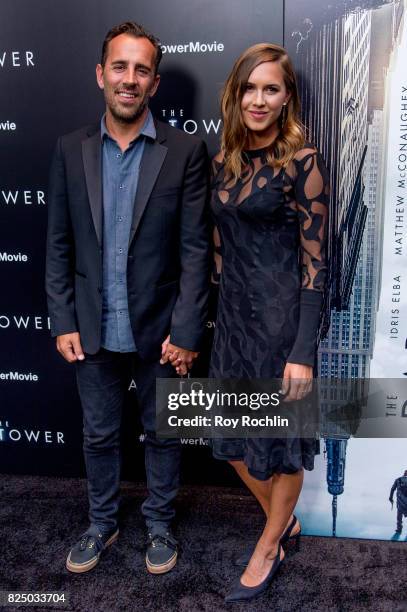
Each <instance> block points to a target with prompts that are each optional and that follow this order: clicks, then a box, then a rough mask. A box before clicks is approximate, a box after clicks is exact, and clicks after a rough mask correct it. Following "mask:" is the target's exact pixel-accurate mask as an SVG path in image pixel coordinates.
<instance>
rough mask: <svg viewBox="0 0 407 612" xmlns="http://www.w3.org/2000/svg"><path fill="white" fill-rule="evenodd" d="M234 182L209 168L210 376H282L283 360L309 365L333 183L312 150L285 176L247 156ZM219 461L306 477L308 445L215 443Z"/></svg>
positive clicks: (260, 473)
mask: <svg viewBox="0 0 407 612" xmlns="http://www.w3.org/2000/svg"><path fill="white" fill-rule="evenodd" d="M244 156H245V160H246V162H247V164H246V165H245V168H244V171H243V173H242V176H241V178H240V179H239V180H238V181H237V182H235V183H234V182H233V181H231V180H230V179H229V178H228V177H227V176H225V170H224V165H223V163H222V162H221V161H217V158H215V160H214V162H213V179H212V198H211V208H212V213H213V216H214V220H215V225H216V230H215V247H216V256H215V260H216V263H217V266H216V267H217V273H218V275H219V302H218V312H217V320H216V328H215V336H214V343H213V349H212V355H211V364H210V377H212V378H282V376H283V372H284V367H285V364H286V363H287V362H290V363H298V364H305V365H310V366H315V359H316V341H317V332H318V325H319V319H320V312H321V306H322V299H323V291H324V288H325V281H326V273H327V262H326V233H327V225H328V223H327V218H328V201H329V181H328V172H327V170H326V167H325V164H324V162H323V160H322V158H321V156H320V154H319V152H318V151H317V150H316V148H315V147H314V146H313V145H311V144H306V145H305V146H304V147H303V148H302V149H301V150H300V151H298V152H297V154H296V155H295V158H294V159H293V161H292V162H290V164H289V165H288V166H287V167H286V168H282V169H276V168H273V167H272V166H270V165H269V164H268V163H267V150H266V149H258V150H249V151H246V152H245V153H244ZM211 446H212V450H213V454H214V456H215V457H216V458H218V459H228V460H233V459H234V460H244V462H245V463H246V465H247V466H248V468H249V472H250V473H251V474H252V475H253V476H254V477H256V478H258V479H260V480H265V479H267V478H269V477H270V476H271V475H272V474H273V473H275V472H277V473H294V472H296V471H298V470H299V469H300V468H301V467H304V468H305V469H308V470H311V469H313V466H314V455H315V454H316V453H317V452H319V450H318V449H319V444H318V442H317V440H314V439H312V440H310V439H297V438H294V439H277V438H273V439H253V438H247V439H226V438H223V439H213V440H212V441H211Z"/></svg>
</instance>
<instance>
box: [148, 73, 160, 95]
mask: <svg viewBox="0 0 407 612" xmlns="http://www.w3.org/2000/svg"><path fill="white" fill-rule="evenodd" d="M160 80H161V77H160V75H159V74H156V75H155V77H154V84H153V86H152V88H151V93H150V96H151V97H153V96H154V94H155V92H156V91H157V89H158V86H159V84H160Z"/></svg>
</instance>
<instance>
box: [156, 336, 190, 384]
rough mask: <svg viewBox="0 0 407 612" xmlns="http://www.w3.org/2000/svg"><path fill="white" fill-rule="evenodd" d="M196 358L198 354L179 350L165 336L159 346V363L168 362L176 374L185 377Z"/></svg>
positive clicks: (178, 347) (179, 348)
mask: <svg viewBox="0 0 407 612" xmlns="http://www.w3.org/2000/svg"><path fill="white" fill-rule="evenodd" d="M197 357H198V353H196V352H195V351H189V350H188V349H184V348H181V347H180V346H176V345H175V344H172V343H171V342H170V337H169V336H167V337H166V339H165V340H164V342H163V343H162V345H161V359H160V363H161V364H162V365H163V364H164V363H168V361H169V362H170V364H171V365H172V366H174V368H175V370H176V372H177V374H180V375H181V376H185V374H187V373H188V370H190V369H191V368H192V364H193V362H194V360H195V359H196V358H197Z"/></svg>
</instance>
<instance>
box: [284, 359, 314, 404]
mask: <svg viewBox="0 0 407 612" xmlns="http://www.w3.org/2000/svg"><path fill="white" fill-rule="evenodd" d="M311 389H312V367H311V366H308V365H301V364H299V363H287V364H286V366H285V368H284V375H283V383H282V385H281V391H282V393H283V394H284V396H285V397H284V399H283V401H284V402H292V401H294V400H300V399H303V398H304V397H305V396H306V395H308V393H309V392H310V391H311Z"/></svg>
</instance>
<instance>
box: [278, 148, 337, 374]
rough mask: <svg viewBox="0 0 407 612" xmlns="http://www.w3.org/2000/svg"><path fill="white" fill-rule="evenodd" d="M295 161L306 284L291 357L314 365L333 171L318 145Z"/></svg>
mask: <svg viewBox="0 0 407 612" xmlns="http://www.w3.org/2000/svg"><path fill="white" fill-rule="evenodd" d="M295 165H296V168H297V176H296V181H295V196H296V206H297V211H298V218H299V225H300V243H301V247H300V263H301V268H302V288H301V294H300V319H299V325H298V331H297V337H296V340H295V343H294V346H293V348H292V350H291V352H290V355H289V357H288V360H287V361H288V362H290V363H299V364H303V365H310V366H313V365H314V362H315V354H316V349H317V336H318V327H319V321H320V314H321V308H322V303H323V296H324V289H325V284H326V278H327V270H328V265H327V249H326V243H327V230H328V206H329V174H328V171H327V169H326V167H325V163H324V161H323V159H322V157H321V155H320V154H319V152H318V151H317V150H316V149H315V148H311V147H306V148H305V149H303V150H302V151H301V157H300V159H297V160H295Z"/></svg>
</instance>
